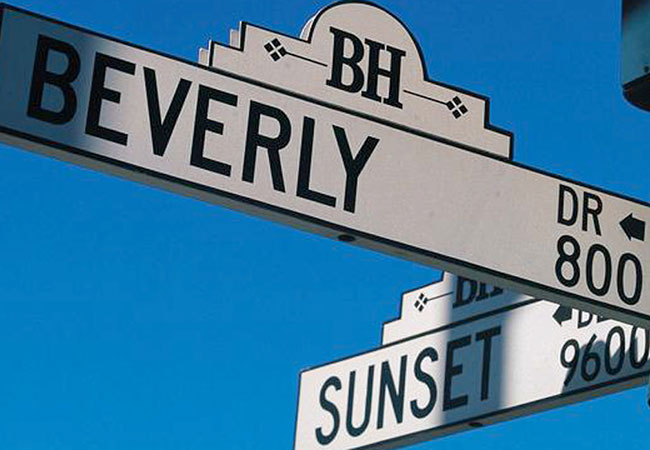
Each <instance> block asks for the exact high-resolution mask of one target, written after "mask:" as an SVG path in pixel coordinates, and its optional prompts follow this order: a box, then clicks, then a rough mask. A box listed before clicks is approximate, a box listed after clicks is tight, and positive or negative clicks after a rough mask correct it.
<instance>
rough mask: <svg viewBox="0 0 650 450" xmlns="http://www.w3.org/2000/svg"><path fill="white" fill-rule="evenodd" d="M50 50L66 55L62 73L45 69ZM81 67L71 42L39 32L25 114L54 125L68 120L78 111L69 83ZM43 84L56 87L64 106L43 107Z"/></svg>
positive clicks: (75, 98)
mask: <svg viewBox="0 0 650 450" xmlns="http://www.w3.org/2000/svg"><path fill="white" fill-rule="evenodd" d="M50 51H53V52H57V53H61V54H63V55H65V56H66V58H67V60H68V65H67V67H66V68H65V70H64V71H63V72H62V73H53V72H50V71H48V70H47V61H48V57H49V54H50ZM80 67H81V62H80V60H79V53H77V51H76V50H75V49H74V47H72V45H70V44H68V43H67V42H63V41H60V40H58V39H53V38H50V37H47V36H44V35H42V34H39V35H38V42H37V44H36V57H35V59H34V70H33V72H32V83H31V87H30V89H29V104H28V106H27V115H28V116H29V117H33V118H34V119H38V120H42V121H44V122H49V123H51V124H54V125H61V124H64V123H67V122H69V121H71V120H72V118H73V117H74V115H75V112H76V111H77V96H76V95H75V92H74V89H73V88H72V82H73V81H74V80H76V79H77V76H78V75H79V69H80ZM46 84H47V85H50V86H55V87H57V88H58V89H59V90H60V91H61V95H62V96H63V105H62V106H61V109H60V110H59V111H52V110H49V109H45V108H43V92H44V90H45V85H46Z"/></svg>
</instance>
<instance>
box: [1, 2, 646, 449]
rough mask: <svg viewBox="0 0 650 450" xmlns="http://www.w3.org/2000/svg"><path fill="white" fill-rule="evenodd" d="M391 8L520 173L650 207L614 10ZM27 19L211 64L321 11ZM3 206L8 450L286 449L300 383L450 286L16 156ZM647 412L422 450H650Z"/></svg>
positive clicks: (467, 437)
mask: <svg viewBox="0 0 650 450" xmlns="http://www.w3.org/2000/svg"><path fill="white" fill-rule="evenodd" d="M380 3H381V4H382V5H383V6H385V7H387V8H389V9H391V10H392V11H394V12H395V13H396V14H397V15H398V16H399V17H401V18H402V19H403V20H404V21H405V22H406V24H407V25H408V26H409V27H410V28H411V30H412V31H413V33H414V34H415V36H416V37H417V38H418V39H419V42H420V44H421V45H422V48H423V51H424V54H425V57H426V59H427V64H428V68H429V74H430V76H431V77H432V78H433V79H436V80H440V81H443V82H447V83H451V84H454V85H458V86H462V87H465V88H467V89H470V90H472V91H475V92H479V93H483V94H485V95H488V96H489V97H491V99H492V104H491V113H492V114H491V115H492V122H493V123H494V124H495V125H497V126H500V127H503V128H506V129H508V130H512V131H513V132H514V133H515V159H516V160H518V161H520V162H523V163H526V164H528V165H531V166H535V167H539V168H542V169H546V170H549V171H552V172H555V173H558V174H562V175H565V176H568V177H571V178H574V179H578V180H581V181H585V182H587V183H591V184H594V185H598V186H602V187H604V188H608V189H611V190H614V191H617V192H621V193H625V194H628V195H631V196H634V197H637V198H640V199H643V200H646V201H648V200H650V178H649V177H648V169H649V168H650V158H649V156H648V150H649V149H650V139H648V136H649V135H650V113H643V112H641V111H638V110H635V109H633V108H632V107H631V106H629V105H627V104H626V103H625V102H624V100H623V98H622V95H621V90H620V83H619V43H620V4H619V1H617V0H614V1H593V0H573V1H567V0H536V1H521V0H492V1H489V2H488V1H484V0H474V1H470V0H445V1H442V0H437V1H424V0H409V1H381V2H380ZM15 4H16V5H17V6H21V7H24V8H27V9H30V10H33V11H36V12H39V13H42V14H45V15H48V16H52V17H55V18H58V19H61V20H63V21H65V22H69V23H73V24H76V25H81V26H84V27H87V28H90V29H93V30H96V31H99V32H103V33H106V34H108V35H112V36H116V37H118V38H121V39H124V40H127V41H132V42H135V43H137V44H141V45H144V46H146V47H150V48H154V49H158V50H162V51H165V52H168V53H171V54H174V55H177V56H181V57H184V58H187V59H190V60H196V56H197V49H198V47H199V46H202V45H205V44H206V43H207V41H208V40H209V39H214V40H218V41H222V42H223V41H227V37H228V30H229V29H230V28H235V27H237V23H238V21H239V20H246V21H249V22H252V23H255V24H260V25H264V26H265V27H268V28H271V29H275V30H278V31H282V32H284V33H289V34H294V35H295V34H298V32H299V30H300V28H301V27H302V25H303V23H304V22H305V21H306V20H307V19H308V18H309V17H310V16H311V15H312V14H314V13H315V12H316V11H317V10H318V9H319V8H320V7H322V6H324V5H325V4H326V2H324V1H314V0H309V1H307V0H300V1H294V0H291V1H289V0H267V1H265V2H261V1H259V0H245V1H244V0H231V1H229V2H224V1H221V0H212V1H195V2H190V1H188V2H173V1H166V0H160V1H156V2H153V1H128V2H127V1H110V0H105V1H102V2H94V1H88V0H86V1H71V0H70V1H52V0H41V1H20V0H17V1H16V3H15ZM0 82H1V81H0ZM461 175H462V174H459V176H461ZM431 176H432V177H434V176H435V173H432V174H431ZM486 182H489V180H486ZM0 205H1V207H0V262H1V263H2V266H1V268H2V269H1V270H0V448H1V449H3V450H4V449H7V450H9V449H11V450H19V449H20V450H46V449H47V450H58V449H61V450H64V449H65V450H90V449H102V450H104V449H106V450H109V449H156V450H166V449H237V450H244V449H262V448H264V449H290V448H291V447H292V445H293V431H294V418H295V407H296V396H297V380H298V373H299V371H300V370H301V369H303V368H305V367H308V366H311V365H316V364H321V363H324V362H327V361H330V360H334V359H337V358H340V357H343V356H346V355H351V354H354V353H358V352H360V351H364V350H367V349H370V348H373V347H376V346H377V345H378V344H379V336H380V329H381V323H382V322H384V321H386V320H389V319H391V318H393V317H396V316H397V314H398V307H399V298H400V294H401V292H403V291H405V290H408V289H411V288H413V287H415V286H419V285H422V284H425V283H427V282H430V281H432V280H434V279H436V278H438V276H439V273H438V272H436V271H434V270H432V269H429V268H425V267H421V266H418V265H416V264H412V263H408V262H404V261H400V260H397V259H393V258H390V257H387V256H383V255H379V254H375V253H373V252H370V251H366V250H361V249H357V248H353V247H349V246H346V245H345V244H342V243H338V242H334V241H330V240H326V239H324V238H320V237H317V236H312V235H308V234H305V233H302V232H298V231H295V230H292V229H289V228H287V227H284V226H280V225H276V224H273V223H270V222H266V221H263V220H259V219H255V218H251V217H247V216H244V215H242V214H239V213H234V212H231V211H229V210H227V209H224V208H220V207H215V206H211V205H208V204H205V203H201V202H199V201H195V200H191V199H187V198H183V197H180V196H178V195H174V194H171V193H167V192H163V191H159V190H156V189H153V188H149V187H145V186H141V185H138V184H136V183H133V182H129V181H124V180H121V179H117V178H112V177H110V176H106V175H103V174H100V173H95V172H91V171H88V170H85V169H81V168H78V167H73V166H71V165H68V164H65V163H61V162H58V161H55V160H50V159H47V158H44V157H41V156H36V155H32V154H30V153H27V152H24V151H22V150H18V149H13V148H8V147H4V146H0ZM645 395H646V392H645V388H639V389H634V390H630V391H627V392H625V393H622V394H618V395H613V396H609V397H606V398H603V399H599V400H595V401H590V402H586V403H582V404H579V405H575V406H570V407H565V408H562V409H559V410H555V411H551V412H547V413H543V414H538V415H535V416H531V417H528V418H524V419H518V420H515V421H512V422H508V423H504V424H500V425H496V426H492V427H488V428H485V429H482V430H477V431H472V432H468V433H464V434H460V435H456V436H453V437H448V438H444V439H442V440H438V441H436V442H433V443H428V444H423V445H421V446H420V447H418V448H422V449H427V448H434V447H435V448H438V449H447V448H449V449H451V448H453V449H455V450H458V449H465V448H467V449H469V448H472V449H473V448H481V449H484V450H486V449H503V448H506V449H518V448H526V449H538V448H540V449H547V448H556V446H557V445H561V446H562V447H564V448H572V449H594V448H614V447H616V448H630V449H632V448H641V446H642V445H646V446H647V442H648V430H650V411H648V409H647V406H646V405H645Z"/></svg>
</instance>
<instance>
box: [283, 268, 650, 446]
mask: <svg viewBox="0 0 650 450" xmlns="http://www.w3.org/2000/svg"><path fill="white" fill-rule="evenodd" d="M649 352H650V333H649V332H648V331H646V330H643V329H640V328H637V327H634V326H632V325H627V324H624V323H620V322H615V321H613V320H607V319H603V318H601V317H598V316H595V315H593V314H591V313H587V312H584V311H577V310H572V309H570V308H567V307H564V306H558V305H557V304H555V303H551V302H547V301H544V300H538V299H534V298H531V297H528V296H524V295H519V294H515V293H512V292H509V291H503V290H502V289H500V288H497V287H494V286H488V285H485V284H482V283H478V282H476V281H473V280H468V279H464V278H462V277H459V278H456V277H454V276H452V275H449V274H445V276H444V279H443V280H442V281H441V282H439V283H435V284H432V285H429V286H425V287H422V288H419V289H416V290H414V291H412V292H408V293H406V294H404V296H403V298H402V307H401V314H400V318H399V319H398V320H396V321H392V322H388V323H386V324H384V328H383V336H382V346H381V347H379V348H378V349H376V350H372V351H369V352H367V353H363V354H360V355H357V356H353V357H350V358H346V359H342V360H339V361H336V362H333V363H329V364H325V365H323V366H320V367H315V368H312V369H308V370H305V371H303V372H302V373H301V375H300V387H299V399H298V414H297V420H296V436H295V444H294V449H295V450H307V449H309V450H315V449H329V450H352V449H362V448H363V449H368V450H370V449H390V448H396V447H400V446H403V445H408V444H415V443H418V442H423V441H427V440H431V439H433V438H436V437H440V436H445V435H449V434H452V433H457V432H461V431H466V430H470V429H474V428H479V427H482V426H486V425H491V424H494V423H497V422H502V421H505V420H508V419H512V418H515V417H520V416H525V415H529V414H532V413H536V412H540V411H544V410H548V409H551V408H555V407H559V406H563V405H567V404H571V403H575V402H579V401H583V400H587V399H591V398H594V397H597V396H601V395H604V394H608V393H613V392H617V391H621V390H623V389H628V388H631V387H634V386H640V385H643V384H644V383H646V382H647V376H648V374H649V373H650V363H648V356H649Z"/></svg>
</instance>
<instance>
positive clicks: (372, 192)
mask: <svg viewBox="0 0 650 450" xmlns="http://www.w3.org/2000/svg"><path fill="white" fill-rule="evenodd" d="M0 78H1V79H2V83H0V139H1V140H2V141H4V142H5V143H8V144H10V145H15V146H18V147H22V148H25V149H28V150H33V151H36V152H39V153H42V154H45V155H50V156H53V157H56V158H59V159H62V160H65V161H70V162H73V163H76V164H80V165H83V166H86V167H91V168H95V169H98V170H101V171H104V172H108V173H112V174H115V175H118V176H122V177H126V178H129V179H132V180H136V181H140V182H144V183H148V184H151V185H154V186H158V187H161V188H164V189H168V190H171V191H174V192H178V193H181V194H184V195H189V196H193V197H196V198H200V199H203V200H206V201H209V202H212V203H216V204H219V205H224V206H227V207H230V208H233V209H236V210H239V211H243V212H245V213H249V214H254V215H257V216H260V217H263V218H266V219H270V220H275V221H278V222H281V223H284V224H288V225H291V226H294V227H297V228H300V229H303V230H307V231H310V232H314V233H319V234H321V235H324V236H328V237H332V238H338V239H340V240H342V241H346V242H354V243H355V244H357V245H360V246H363V247H366V248H370V249H374V250H378V251H382V252H385V253H387V254H390V255H393V256H397V257H401V258H405V259H409V260H412V261H415V262H419V263H422V264H427V265H430V266H434V267H439V268H442V269H445V270H450V271H452V272H454V273H458V274H460V275H463V276H467V277H471V278H476V279H480V280H482V281H484V282H488V283H494V284H498V285H499V286H504V287H507V288H510V289H512V290H515V291H518V292H525V293H527V294H529V295H536V296H540V297H543V298H547V299H549V300H553V301H557V302H560V303H563V304H566V305H567V306H573V307H580V308H582V309H584V310H589V311H591V312H594V313H599V314H602V315H607V316H609V317H613V318H618V319H620V320H623V321H627V322H629V323H633V324H636V325H639V326H647V327H650V301H649V298H650V297H649V296H648V295H647V293H646V291H647V284H648V283H647V280H648V279H649V276H650V273H649V271H650V268H649V267H648V266H649V264H648V261H649V260H650V259H649V257H650V246H648V243H646V242H645V238H646V236H645V224H646V222H647V221H648V220H650V209H649V208H648V205H647V204H646V203H644V202H641V201H638V200H634V199H631V198H627V197H624V196H621V195H617V194H614V193H609V192H606V191H603V190H601V189H597V188H594V187H591V186H588V185H585V184H581V183H577V182H574V181H570V180H567V179H565V178H562V177H558V176H555V175H552V174H548V173H544V172H542V171H540V170H536V169H533V168H529V167H525V166H523V165H521V164H518V163H516V162H513V161H512V160H511V158H512V136H511V134H510V133H508V132H506V131H503V130H500V129H498V128H496V127H494V126H492V125H490V122H489V108H488V106H489V105H488V100H487V99H486V98H485V97H483V96H480V95H477V94H474V93H471V92H468V91H466V90H464V89H461V88H456V87H452V86H449V85H447V84H443V83H440V82H438V81H431V80H429V78H428V75H427V73H426V69H425V66H424V61H423V59H422V53H421V51H420V48H419V46H418V45H417V43H416V41H415V39H414V38H413V36H412V34H411V33H410V32H409V31H408V29H407V28H406V27H405V26H404V25H403V24H402V23H401V22H400V21H399V20H398V19H397V18H395V17H394V16H393V15H392V14H390V13H389V12H388V11H386V10H384V9H382V8H380V7H378V6H375V5H372V4H369V3H365V2H364V3H355V2H344V3H337V4H334V5H332V6H330V7H327V8H325V9H323V10H322V11H321V12H320V13H318V15H316V16H315V17H314V18H313V19H312V20H310V21H309V22H308V23H307V25H306V26H305V28H304V29H303V32H302V34H301V36H300V38H294V37H291V36H286V35H283V34H281V33H277V32H273V31H269V30H266V29H263V28H260V27H255V26H253V25H249V24H246V23H244V24H242V26H241V29H240V30H238V31H235V32H233V33H232V35H231V43H230V45H229V46H224V45H220V44H216V43H210V45H209V47H208V48H207V49H203V50H202V51H201V52H200V63H199V64H195V63H191V62H188V61H184V60H181V59H178V58H175V57H172V56H169V55H165V54H161V53H160V52H156V51H152V50H148V49H144V48H142V47H140V46H136V45H133V44H129V43H125V42H122V41H119V40H117V39H114V38H110V37H106V36H103V35H100V34H97V33H94V32H92V31H88V30H83V29H80V28H78V27H75V26H71V25H66V24H63V23H61V22H58V21H55V20H52V19H48V18H44V17H42V16H38V15H36V14H33V13H30V12H27V11H23V10H20V9H17V8H14V7H11V6H3V7H2V22H1V30H0Z"/></svg>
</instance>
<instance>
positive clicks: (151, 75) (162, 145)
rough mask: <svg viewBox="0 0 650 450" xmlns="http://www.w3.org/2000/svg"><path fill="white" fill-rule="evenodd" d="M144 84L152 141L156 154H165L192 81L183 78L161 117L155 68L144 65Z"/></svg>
mask: <svg viewBox="0 0 650 450" xmlns="http://www.w3.org/2000/svg"><path fill="white" fill-rule="evenodd" d="M143 70H144V84H145V90H146V93H147V107H148V109H149V125H150V127H151V143H152V144H153V153H154V155H158V156H163V155H164V154H165V150H166V149H167V144H169V139H170V138H171V136H172V131H174V127H176V122H178V117H179V116H180V114H181V110H182V109H183V105H184V104H185V99H186V98H187V93H188V92H189V91H190V86H191V85H192V82H191V81H189V80H186V79H184V78H181V79H180V80H179V82H178V85H177V86H176V90H175V91H174V96H173V97H172V101H171V103H170V105H169V109H168V110H167V114H165V118H164V119H162V118H161V114H162V113H161V111H160V99H159V97H158V86H157V83H156V72H155V71H154V70H153V69H150V68H148V67H144V68H143Z"/></svg>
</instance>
